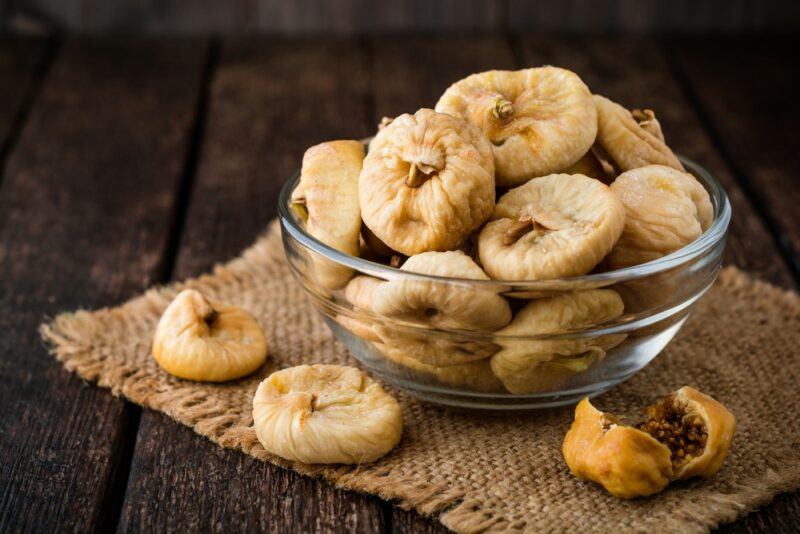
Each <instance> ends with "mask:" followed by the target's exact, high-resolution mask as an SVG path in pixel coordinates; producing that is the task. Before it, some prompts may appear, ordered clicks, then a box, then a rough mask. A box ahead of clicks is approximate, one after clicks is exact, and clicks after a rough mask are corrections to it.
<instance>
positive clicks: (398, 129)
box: [358, 109, 495, 256]
mask: <svg viewBox="0 0 800 534" xmlns="http://www.w3.org/2000/svg"><path fill="white" fill-rule="evenodd" d="M358 194H359V202H360V205H361V215H362V217H363V219H364V224H366V225H367V226H368V227H369V229H370V230H371V231H372V233H373V234H375V236H377V237H378V239H380V240H381V241H382V242H383V243H385V244H386V245H387V246H388V247H390V248H392V249H394V250H396V251H398V252H400V253H402V254H405V255H407V256H410V255H413V254H418V253H420V252H425V251H444V250H451V249H455V248H457V247H458V246H459V245H461V243H463V242H464V241H465V240H466V239H467V238H468V237H469V235H470V233H472V232H473V231H474V230H476V229H477V228H478V227H479V226H480V225H482V224H483V223H484V222H485V221H486V219H488V218H489V216H490V215H491V213H492V209H493V208H494V198H495V197H494V195H495V193H494V161H493V159H492V150H491V145H490V144H489V142H488V141H487V139H486V137H485V136H484V135H483V134H482V133H481V132H480V130H478V129H477V128H475V127H474V126H472V125H470V124H468V123H467V122H465V121H463V120H461V119H459V118H456V117H452V116H450V115H445V114H442V113H436V112H435V111H433V110H430V109H421V110H419V111H417V112H416V113H415V114H414V115H408V114H405V115H401V116H399V117H397V118H396V119H394V120H393V121H392V122H391V123H390V124H389V125H388V126H386V127H385V128H384V129H382V130H381V131H380V132H378V135H377V136H376V137H375V140H374V141H373V142H372V145H371V148H370V151H369V154H367V158H366V159H365V160H364V168H363V170H362V172H361V176H360V178H359V191H358Z"/></svg>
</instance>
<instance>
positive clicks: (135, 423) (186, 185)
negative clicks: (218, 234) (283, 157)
mask: <svg viewBox="0 0 800 534" xmlns="http://www.w3.org/2000/svg"><path fill="white" fill-rule="evenodd" d="M219 51H220V42H219V39H218V38H217V37H213V38H211V39H210V41H209V43H208V46H207V48H206V52H205V54H206V57H205V60H204V65H203V72H202V75H201V79H200V92H199V96H198V99H197V104H196V106H195V109H194V120H193V122H192V125H191V129H190V130H191V131H190V134H189V143H188V147H187V150H186V156H185V157H184V162H183V170H182V173H181V178H180V180H179V182H178V188H177V191H176V192H175V207H174V216H173V219H172V221H171V223H170V229H169V232H168V235H167V240H166V244H165V247H164V251H163V253H162V255H161V258H162V259H161V263H160V265H159V266H158V267H157V268H156V276H155V279H154V283H156V284H163V283H167V282H169V281H170V280H171V279H172V273H173V271H174V269H175V260H176V258H177V255H178V249H179V246H180V240H181V234H182V233H183V228H184V224H185V221H186V213H187V210H188V206H189V201H190V199H191V194H192V187H193V185H194V181H195V176H196V174H197V165H198V160H199V159H200V153H201V150H202V147H203V139H204V136H205V129H206V120H207V116H208V103H209V92H210V88H211V82H212V80H213V78H214V72H215V70H216V67H217V64H218V61H219ZM124 414H125V419H126V421H123V427H124V428H125V432H124V434H123V437H122V439H121V440H120V442H121V443H120V444H119V446H118V453H119V456H118V460H117V463H116V465H115V468H114V471H113V474H112V480H113V481H114V482H113V485H112V488H111V491H110V492H109V493H108V495H107V496H106V498H105V504H106V509H107V510H109V513H108V514H107V515H106V516H105V517H103V518H102V520H101V524H100V525H98V531H99V532H112V531H116V530H118V526H119V521H120V517H121V515H122V507H123V504H124V503H125V496H126V494H127V489H128V479H129V477H130V471H131V463H132V462H133V456H134V454H135V451H136V443H137V436H138V434H139V423H140V422H141V419H142V408H141V406H138V405H136V404H133V403H131V402H128V401H127V400H126V401H125V411H124Z"/></svg>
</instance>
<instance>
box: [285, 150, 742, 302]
mask: <svg viewBox="0 0 800 534" xmlns="http://www.w3.org/2000/svg"><path fill="white" fill-rule="evenodd" d="M677 156H678V159H680V161H681V163H683V164H684V166H685V167H686V170H687V171H688V172H689V173H690V174H692V175H694V176H695V177H696V178H698V179H699V181H700V183H701V184H702V185H703V186H704V187H705V189H706V191H708V193H709V197H710V199H711V203H712V206H713V208H714V219H713V221H712V223H711V226H709V227H708V229H707V230H706V231H705V232H703V234H702V235H701V236H700V237H699V238H697V239H695V240H694V241H692V242H691V243H689V244H688V245H686V246H685V247H682V248H680V249H678V250H676V251H674V252H672V253H670V254H668V255H666V256H663V257H661V258H658V259H656V260H652V261H649V262H647V263H642V264H639V265H634V266H631V267H625V268H623V269H617V270H614V271H607V272H602V273H594V274H585V275H581V276H572V277H563V278H549V279H546V280H476V279H473V278H455V277H446V276H438V275H429V274H422V273H414V272H410V271H402V270H400V269H399V268H397V267H391V266H388V265H384V264H381V263H377V262H373V261H370V260H366V259H363V258H359V257H356V256H351V255H349V254H346V253H344V252H341V251H339V250H337V249H335V248H332V247H330V246H328V245H326V244H325V243H323V242H321V241H319V240H318V239H316V238H315V237H313V236H312V235H311V234H309V233H308V232H307V231H306V230H305V228H303V226H302V224H301V222H300V221H299V219H298V218H297V216H296V214H295V213H294V212H293V210H291V208H290V207H289V204H290V200H291V195H292V191H293V190H294V188H295V187H296V186H297V184H298V183H299V180H300V171H299V170H298V171H296V172H295V173H294V174H293V175H292V177H291V178H289V179H288V180H287V181H286V182H285V183H284V184H283V186H282V187H281V191H280V195H279V197H278V218H279V220H280V223H281V228H282V230H283V231H284V232H288V233H289V234H290V235H291V236H292V237H293V238H294V239H295V240H297V241H298V242H299V243H301V244H302V245H303V246H305V247H306V248H308V249H310V250H312V251H313V252H316V253H317V254H319V255H321V256H323V257H325V258H326V259H329V260H331V261H333V262H335V263H338V264H340V265H343V266H345V267H349V268H350V269H353V270H355V271H357V272H359V273H362V274H368V275H371V276H375V277H377V278H382V279H384V280H396V279H404V280H420V281H434V282H438V283H453V284H470V285H479V286H482V287H486V288H487V289H488V288H498V289H500V290H502V291H507V290H508V289H509V287H513V288H514V290H517V291H519V290H532V291H535V290H552V289H554V287H553V286H554V285H556V286H560V285H562V284H563V285H565V286H570V285H573V284H580V285H587V286H588V285H591V286H594V287H599V286H606V285H612V284H617V283H623V282H628V281H631V280H637V279H639V278H643V277H647V276H651V275H655V274H659V273H662V272H665V271H669V270H671V269H674V268H676V267H679V266H681V265H683V264H686V263H689V262H691V261H692V260H694V259H696V258H698V257H701V256H702V255H703V254H704V253H706V252H707V251H708V250H709V249H711V248H713V247H714V246H716V245H717V244H718V243H719V242H720V241H722V240H724V239H725V235H726V233H727V230H728V226H729V224H730V220H731V214H732V208H731V203H730V200H729V199H728V195H727V193H726V192H725V189H724V188H723V187H722V184H720V183H719V181H717V179H716V178H714V176H713V175H712V174H711V173H710V172H708V171H707V170H706V169H705V168H703V167H702V166H701V165H699V164H698V163H696V162H695V161H693V160H691V159H689V158H687V157H684V156H681V155H677ZM565 289H566V287H565Z"/></svg>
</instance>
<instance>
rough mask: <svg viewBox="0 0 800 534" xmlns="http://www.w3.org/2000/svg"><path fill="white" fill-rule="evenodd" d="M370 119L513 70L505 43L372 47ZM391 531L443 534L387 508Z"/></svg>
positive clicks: (409, 109) (411, 42)
mask: <svg viewBox="0 0 800 534" xmlns="http://www.w3.org/2000/svg"><path fill="white" fill-rule="evenodd" d="M372 63H373V68H374V69H375V79H374V82H373V83H374V85H375V108H376V109H375V115H374V117H373V119H374V121H376V122H377V121H378V120H380V118H381V117H383V116H390V117H393V116H396V115H399V114H401V113H414V112H415V111H416V110H417V109H419V108H420V107H429V108H432V107H434V106H435V105H436V101H437V100H438V99H439V96H441V94H442V93H443V92H444V90H445V89H447V87H448V86H449V85H450V84H451V83H453V82H456V81H458V80H460V79H461V78H463V77H464V76H467V75H469V74H471V73H473V72H480V71H482V70H487V69H492V68H495V69H511V68H514V64H515V63H514V56H513V55H512V53H511V50H510V48H509V47H508V45H507V43H506V41H504V40H502V39H497V38H491V37H489V38H425V39H420V38H415V39H409V38H397V39H380V40H377V41H375V42H374V44H373V61H372ZM392 530H393V532H395V533H398V534H400V533H405V532H409V533H411V532H413V533H441V532H447V529H445V528H444V527H443V526H442V525H441V524H440V523H439V522H438V521H436V520H435V519H429V518H425V517H422V516H420V515H419V514H416V513H414V512H406V511H404V510H401V509H399V508H393V509H392Z"/></svg>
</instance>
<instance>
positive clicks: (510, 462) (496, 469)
mask: <svg viewBox="0 0 800 534" xmlns="http://www.w3.org/2000/svg"><path fill="white" fill-rule="evenodd" d="M184 286H192V287H198V288H202V290H203V291H204V292H206V294H208V295H209V296H211V297H212V298H214V299H219V300H222V301H227V302H231V303H234V304H237V305H240V306H243V307H244V308H246V309H248V310H250V311H251V312H252V313H253V314H255V316H256V317H258V318H259V320H260V322H261V324H262V326H263V327H264V329H265V331H266V333H267V337H268V339H269V343H270V347H269V353H270V358H269V362H268V363H267V364H266V365H265V366H264V368H262V369H260V370H259V371H258V372H257V373H256V374H255V375H254V376H252V377H250V378H247V379H244V380H241V381H237V382H233V383H229V384H223V385H209V384H198V383H192V382H188V381H183V380H178V379H175V378H172V377H171V376H169V375H167V374H166V373H165V372H163V371H161V370H160V369H159V368H158V367H157V365H156V363H155V361H154V360H153V358H152V357H151V356H150V342H151V338H152V336H153V330H154V328H155V325H156V322H157V321H158V318H159V316H160V315H161V312H162V311H163V310H164V308H165V307H166V305H167V304H168V303H169V301H170V299H171V298H172V297H173V296H174V295H175V293H176V291H177V290H178V289H180V288H181V287H184ZM42 332H43V335H44V337H45V338H46V339H47V340H48V341H49V342H50V343H51V345H52V349H53V353H54V354H55V356H56V357H57V358H58V359H59V360H60V361H61V362H62V363H63V364H64V367H66V368H67V369H69V370H70V371H74V372H76V373H78V374H79V375H80V376H81V377H83V378H84V379H86V380H90V381H95V382H97V384H99V385H100V386H102V387H105V388H110V389H111V391H112V393H113V394H115V395H124V396H125V397H126V398H127V399H129V400H131V401H132V402H135V403H137V404H140V405H142V406H145V407H147V408H152V409H154V410H160V411H162V412H164V413H166V414H167V415H169V416H170V417H172V418H174V419H175V420H177V421H179V422H181V423H183V424H185V425H188V426H190V427H192V428H193V429H194V430H195V431H196V432H198V433H199V434H202V435H204V436H207V437H208V438H209V439H211V440H212V441H214V442H215V443H218V444H219V445H221V446H223V447H228V448H234V449H241V450H242V451H244V452H245V453H247V454H250V455H252V456H255V457H256V458H259V459H261V460H266V461H269V462H273V463H276V464H279V465H282V466H287V467H291V468H293V469H295V470H297V471H299V472H301V473H305V474H309V475H318V476H323V477H325V478H326V479H328V480H330V481H332V482H334V483H335V484H336V485H337V486H340V487H343V488H348V489H354V490H359V491H364V492H367V493H372V494H376V495H379V496H381V497H382V498H384V499H387V500H392V501H394V502H396V503H397V504H399V505H400V506H402V507H404V508H414V509H416V510H418V511H419V512H421V513H423V514H438V518H439V520H440V521H441V522H442V523H443V524H444V525H445V526H447V527H449V528H451V529H453V530H456V531H461V532H475V531H481V530H484V529H488V530H517V529H519V530H535V531H542V530H548V531H567V530H576V529H577V530H580V531H583V530H588V529H591V530H598V531H620V530H625V531H628V530H658V531H684V532H685V531H704V530H707V529H708V528H710V527H713V526H715V525H717V524H719V523H723V522H728V521H732V520H734V519H735V518H736V517H738V516H740V515H742V514H744V513H746V512H748V511H749V510H752V509H753V508H755V507H757V506H759V505H762V504H764V503H766V502H767V501H768V500H769V499H770V498H772V497H773V496H774V495H775V494H776V493H778V492H781V491H789V490H793V489H796V488H798V487H800V454H798V452H797V451H798V450H800V418H798V417H797V412H798V408H800V402H798V401H800V388H799V387H798V384H799V383H800V380H798V379H800V373H799V372H798V364H800V356H798V345H800V297H798V295H796V294H792V293H787V292H783V291H781V290H779V289H777V288H775V287H772V286H770V285H767V284H764V283H760V282H756V281H754V280H752V279H750V278H749V277H747V276H746V275H744V274H743V273H741V272H739V271H737V270H735V269H731V268H729V269H727V270H725V271H724V272H723V273H722V275H721V277H720V280H719V282H718V283H717V285H716V286H715V287H714V288H713V289H712V290H711V291H710V292H709V293H708V294H707V295H706V296H705V297H704V298H703V299H702V300H701V302H700V303H699V304H698V305H697V308H696V310H695V312H694V314H693V315H692V317H691V318H690V320H689V321H688V323H687V324H686V326H685V327H684V328H683V330H682V331H681V332H680V334H679V335H678V336H677V338H676V339H675V340H674V341H673V342H672V343H671V344H670V345H669V347H668V348H667V349H666V350H665V351H664V352H663V354H661V355H660V356H659V357H658V358H656V360H655V361H654V362H653V363H651V364H650V365H649V366H648V367H647V368H646V369H645V370H643V371H642V372H641V373H639V374H637V375H636V376H635V377H633V378H632V379H630V380H629V381H628V382H626V383H625V384H623V385H622V386H620V387H617V388H616V389H614V390H613V391H611V392H609V393H607V394H605V395H603V396H602V397H600V398H599V399H598V400H597V405H599V406H600V407H601V408H604V409H608V410H613V411H617V412H632V411H635V410H638V408H639V407H641V406H644V405H645V404H647V403H648V402H649V401H651V400H652V399H653V398H654V396H655V395H661V394H666V393H668V392H669V391H671V390H673V389H675V388H677V387H679V386H682V385H684V384H689V385H692V386H695V387H697V388H699V389H700V390H702V391H704V392H707V393H709V394H710V395H712V396H714V397H716V398H718V399H720V400H721V401H722V402H723V403H725V404H726V405H728V406H729V408H730V409H731V410H732V411H733V413H734V414H736V417H737V419H738V423H739V429H738V433H737V435H736V438H735V440H734V447H733V450H732V452H731V455H730V456H729V458H728V460H727V461H726V463H725V466H724V467H723V469H722V470H721V471H720V472H719V473H718V474H717V476H715V477H714V478H713V479H711V480H708V481H702V480H695V481H690V482H687V483H677V484H674V485H672V486H671V487H670V488H669V489H668V490H667V491H665V492H664V493H662V494H660V495H657V496H655V497H651V498H648V499H640V500H635V501H621V500H618V499H616V498H614V497H611V496H610V495H608V494H607V493H605V492H604V491H603V490H602V489H600V488H599V487H597V486H595V485H593V484H590V483H582V482H580V481H578V480H576V479H575V478H573V477H572V476H571V475H570V474H569V471H568V470H567V467H566V465H565V464H564V461H563V459H562V456H561V448H560V447H561V441H562V439H563V437H564V433H565V432H566V431H567V429H568V427H569V424H570V422H571V419H572V408H564V409H559V410H551V411H546V412H540V413H527V414H524V415H519V414H517V415H507V416H503V415H496V414H493V415H488V414H485V415H474V414H465V413H454V412H451V411H448V410H445V409H440V408H436V407H433V406H428V405H424V404H421V403H419V402H417V401H415V400H414V399H413V398H410V397H409V396H407V395H404V394H401V393H398V398H399V400H400V403H401V405H402V406H403V412H404V415H405V430H404V434H403V439H402V441H401V442H400V445H399V446H398V447H397V448H396V449H395V450H394V451H392V452H391V453H390V454H389V455H388V456H386V457H385V458H383V459H382V460H380V461H378V462H377V463H375V464H371V465H365V466H359V467H314V466H306V465H298V464H289V463H287V462H285V461H283V460H280V459H278V458H275V457H273V456H270V455H269V454H268V453H267V452H266V451H265V450H264V449H263V448H262V447H261V445H260V444H259V443H258V441H257V439H256V436H255V432H254V431H253V429H252V428H251V424H252V415H251V399H252V397H253V393H254V392H255V389H256V386H257V385H258V383H259V382H260V381H261V380H262V379H263V378H264V377H266V376H267V375H269V374H270V373H271V372H272V371H274V370H276V369H280V368H283V367H287V366H291V365H296V364H300V363H310V362H326V363H329V362H336V363H346V364H356V362H355V360H354V359H353V358H352V357H351V356H349V355H348V353H347V352H346V351H345V349H344V348H343V346H342V345H341V344H340V343H339V342H337V341H336V340H335V339H334V336H333V334H332V333H331V332H330V331H329V330H328V328H327V327H326V326H325V325H324V323H323V322H322V320H321V319H320V318H319V316H318V314H317V312H316V311H315V310H314V309H313V308H312V305H311V303H310V300H309V299H308V298H306V297H305V295H304V294H303V293H302V290H301V288H300V286H299V284H297V283H295V282H294V281H293V279H292V276H291V274H290V272H289V269H288V266H287V264H286V260H285V258H284V254H283V250H282V247H281V243H280V237H279V231H278V229H277V225H275V224H274V223H273V225H272V226H271V227H270V229H269V230H268V231H267V233H266V234H265V235H264V236H263V237H262V238H261V239H260V240H259V241H258V242H257V243H256V244H255V245H254V246H253V247H251V248H250V249H248V250H247V251H246V252H245V253H244V254H243V255H242V256H241V257H239V258H237V259H235V260H233V261H231V262H230V263H228V264H226V265H223V266H219V267H217V268H216V269H215V270H214V273H213V274H211V275H207V276H203V277H201V278H198V279H196V280H189V281H187V282H185V284H178V285H175V286H170V287H165V288H161V289H156V290H151V291H148V292H147V293H145V294H144V295H143V296H141V297H138V298H136V299H133V300H131V301H129V302H128V303H126V304H124V305H122V306H120V307H118V308H113V309H103V310H99V311H95V312H86V311H79V312H76V313H66V314H63V315H60V316H58V317H57V318H56V319H55V320H54V321H53V322H51V323H50V324H47V325H44V326H43V327H42ZM254 505H255V503H254Z"/></svg>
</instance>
